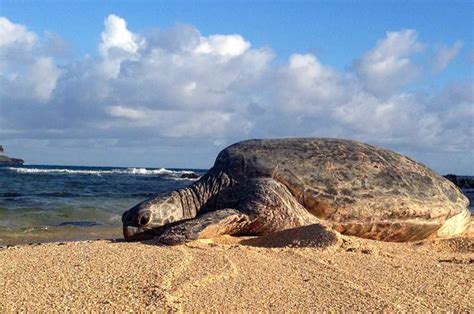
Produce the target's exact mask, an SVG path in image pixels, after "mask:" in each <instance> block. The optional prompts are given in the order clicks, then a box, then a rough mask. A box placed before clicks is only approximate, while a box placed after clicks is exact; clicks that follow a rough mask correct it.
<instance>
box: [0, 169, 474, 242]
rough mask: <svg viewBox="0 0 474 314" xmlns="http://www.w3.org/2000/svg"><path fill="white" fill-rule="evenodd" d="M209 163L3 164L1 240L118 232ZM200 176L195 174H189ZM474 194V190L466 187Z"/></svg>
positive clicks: (98, 235) (69, 237) (87, 236)
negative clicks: (126, 218)
mask: <svg viewBox="0 0 474 314" xmlns="http://www.w3.org/2000/svg"><path fill="white" fill-rule="evenodd" d="M205 172H206V170H203V169H165V168H118V167H73V166H36V165H28V166H21V167H0V246H3V245H9V244H25V243H35V242H51V241H71V240H87V239H97V238H117V237H121V236H122V228H121V226H122V223H121V215H122V213H123V212H124V211H125V210H127V209H129V208H130V207H132V206H134V205H136V204H137V203H139V202H141V201H143V200H145V199H147V198H150V197H152V196H155V195H160V194H164V193H167V192H170V191H172V190H175V189H177V188H181V187H185V186H187V185H189V184H191V183H193V182H194V181H195V180H196V179H197V177H199V176H202V175H203V174H204V173H205ZM189 177H194V178H189ZM464 192H465V193H466V195H468V196H469V198H470V199H471V207H470V209H471V212H474V207H472V205H473V204H472V199H473V195H474V193H473V192H474V191H473V190H472V189H471V190H466V191H464Z"/></svg>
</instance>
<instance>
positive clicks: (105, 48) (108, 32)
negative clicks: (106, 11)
mask: <svg viewBox="0 0 474 314" xmlns="http://www.w3.org/2000/svg"><path fill="white" fill-rule="evenodd" d="M104 26H105V29H104V31H103V32H102V35H101V38H102V42H101V43H100V44H99V51H100V53H101V55H102V57H103V63H102V70H103V74H104V75H106V76H107V77H109V78H116V77H117V76H118V74H119V72H120V66H121V63H122V62H123V61H124V60H127V59H130V60H136V59H137V58H138V57H139V49H140V48H142V47H143V46H144V45H145V40H144V39H143V38H141V37H140V36H138V35H136V34H134V33H132V32H130V31H129V30H128V29H127V23H126V22H125V20H124V19H123V18H121V17H118V16H116V15H113V14H111V15H109V16H108V17H107V18H106V19H105V21H104Z"/></svg>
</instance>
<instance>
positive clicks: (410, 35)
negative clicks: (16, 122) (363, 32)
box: [354, 30, 423, 95]
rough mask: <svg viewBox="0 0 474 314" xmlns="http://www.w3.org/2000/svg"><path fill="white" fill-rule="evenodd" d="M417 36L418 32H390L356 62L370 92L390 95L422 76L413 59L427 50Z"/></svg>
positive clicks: (362, 79)
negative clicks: (416, 54) (414, 55)
mask: <svg viewBox="0 0 474 314" xmlns="http://www.w3.org/2000/svg"><path fill="white" fill-rule="evenodd" d="M417 37H418V34H417V32H416V31H414V30H402V31H399V32H387V34H386V37H385V38H384V39H382V40H379V41H378V42H377V45H376V46H375V48H374V49H372V50H370V51H369V52H367V53H366V54H364V55H363V56H362V58H360V59H358V60H357V61H356V62H355V64H354V65H355V70H356V73H357V75H358V76H359V78H360V80H361V82H362V83H363V84H364V86H365V88H366V89H367V90H368V91H370V92H372V93H374V94H376V95H387V94H390V93H393V92H396V91H397V90H398V89H399V88H400V87H402V86H404V85H406V84H408V83H410V82H412V81H413V80H414V79H415V78H416V77H417V76H418V74H419V69H418V66H417V65H416V64H414V63H413V62H412V60H411V59H410V57H411V56H412V55H413V54H415V53H418V52H421V51H422V49H423V45H422V44H421V43H419V42H418V40H417Z"/></svg>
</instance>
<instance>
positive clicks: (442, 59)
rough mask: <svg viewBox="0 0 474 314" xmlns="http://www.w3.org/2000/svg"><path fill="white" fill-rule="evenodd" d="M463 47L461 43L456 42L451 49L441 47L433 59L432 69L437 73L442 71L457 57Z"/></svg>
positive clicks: (444, 46)
mask: <svg viewBox="0 0 474 314" xmlns="http://www.w3.org/2000/svg"><path fill="white" fill-rule="evenodd" d="M462 47H463V43H462V42H461V41H459V40H458V41H456V42H455V43H454V44H453V45H452V46H451V47H448V46H446V45H441V46H440V47H439V48H438V49H437V51H436V54H435V56H434V58H433V67H434V70H435V71H437V72H441V71H443V70H444V69H445V68H446V67H447V66H448V65H449V63H450V62H451V61H452V60H453V59H454V58H455V57H456V56H457V55H458V53H459V51H461V48H462Z"/></svg>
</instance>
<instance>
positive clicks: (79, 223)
mask: <svg viewBox="0 0 474 314" xmlns="http://www.w3.org/2000/svg"><path fill="white" fill-rule="evenodd" d="M101 225H102V224H100V223H98V222H95V221H65V222H62V223H60V224H59V226H61V227H85V228H87V227H96V226H101Z"/></svg>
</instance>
